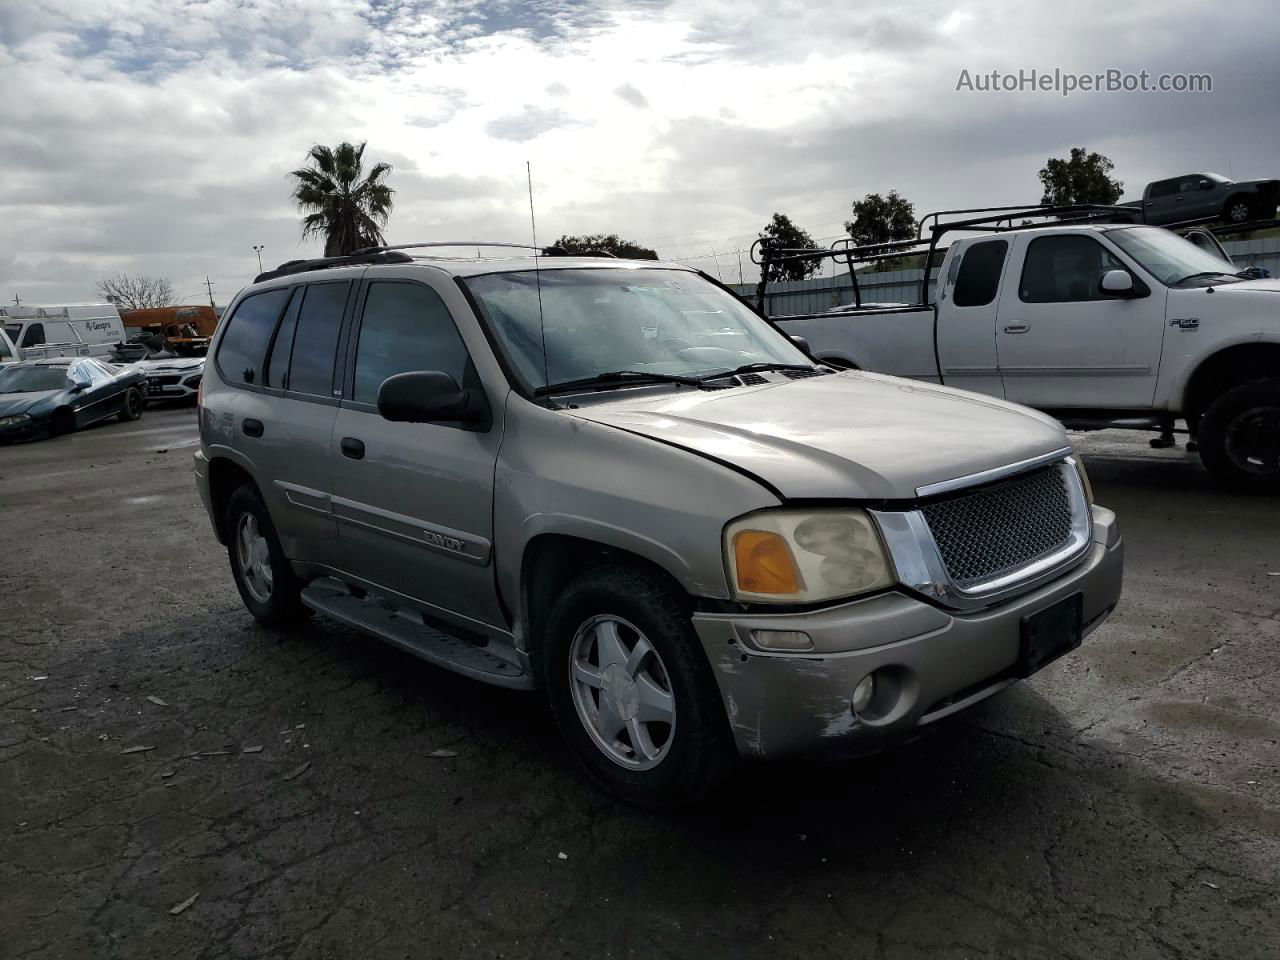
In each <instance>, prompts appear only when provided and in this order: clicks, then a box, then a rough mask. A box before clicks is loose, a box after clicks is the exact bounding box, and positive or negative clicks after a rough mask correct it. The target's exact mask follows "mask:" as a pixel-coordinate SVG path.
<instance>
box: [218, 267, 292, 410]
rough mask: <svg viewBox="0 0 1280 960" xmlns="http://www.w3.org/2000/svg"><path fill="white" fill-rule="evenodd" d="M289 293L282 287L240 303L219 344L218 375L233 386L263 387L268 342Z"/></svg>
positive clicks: (256, 294)
mask: <svg viewBox="0 0 1280 960" xmlns="http://www.w3.org/2000/svg"><path fill="white" fill-rule="evenodd" d="M288 293H289V291H288V289H287V288H284V287H281V288H279V289H277V290H267V291H265V292H264V293H255V294H253V295H252V296H249V297H245V298H244V299H243V300H241V301H240V305H239V306H238V307H236V312H235V313H233V314H232V315H231V317H230V319H228V320H227V330H226V332H225V333H224V334H223V335H222V340H221V342H220V343H219V344H218V356H217V362H218V371H219V372H220V373H221V374H222V376H223V378H224V379H226V380H228V381H230V382H231V383H250V384H254V385H256V386H260V385H261V384H262V379H263V378H262V364H263V360H264V359H265V358H266V354H267V342H268V341H269V340H270V339H271V331H272V330H274V329H275V326H276V318H277V317H279V316H280V309H281V308H282V307H283V306H284V300H285V297H286V296H287V295H288Z"/></svg>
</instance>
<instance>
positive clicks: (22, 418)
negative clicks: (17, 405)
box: [0, 413, 31, 427]
mask: <svg viewBox="0 0 1280 960" xmlns="http://www.w3.org/2000/svg"><path fill="white" fill-rule="evenodd" d="M30 419H31V418H30V417H29V416H27V415H26V414H25V413H18V414H14V415H13V416H12V417H0V427H16V426H17V425H18V424H20V423H26V422H27V421H28V420H30Z"/></svg>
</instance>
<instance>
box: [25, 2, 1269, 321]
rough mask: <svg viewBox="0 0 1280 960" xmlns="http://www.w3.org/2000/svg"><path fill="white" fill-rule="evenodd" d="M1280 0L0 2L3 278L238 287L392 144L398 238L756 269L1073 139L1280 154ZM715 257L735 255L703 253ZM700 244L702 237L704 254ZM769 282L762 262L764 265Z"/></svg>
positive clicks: (1235, 155) (32, 293)
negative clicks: (1053, 86)
mask: <svg viewBox="0 0 1280 960" xmlns="http://www.w3.org/2000/svg"><path fill="white" fill-rule="evenodd" d="M1274 12H1275V11H1274V6H1273V3H1272V2H1271V0H1265V2H1264V0H1243V2H1237V3H1233V4H1231V5H1230V7H1229V8H1227V7H1225V6H1220V7H1212V6H1205V5H1204V4H1203V3H1199V2H1195V3H1193V2H1185V0H1158V2H1157V0H1127V2H1124V3H1116V2H1114V0H1105V2H1096V0H1075V2H1073V3H1069V4H1066V3H1061V2H1053V3H1045V2H1036V0H952V2H946V3H933V2H927V0H894V2H872V0H842V2H832V3H829V4H824V3H822V2H820V0H767V2H765V0H732V2H729V0H670V2H665V0H643V2H636V0H633V2H628V3H612V2H589V0H526V2H514V0H511V2H508V0H496V2H492V0H0V91H3V95H0V222H2V224H3V226H2V228H0V300H8V301H12V298H13V296H14V295H15V294H16V295H18V296H20V297H21V298H22V299H23V300H24V301H26V302H28V303H56V302H60V301H61V302H67V301H68V300H75V299H91V298H93V293H94V285H95V282H96V280H97V279H98V278H99V277H101V276H103V275H104V274H108V273H112V272H115V271H127V272H142V273H148V274H156V275H160V276H166V277H169V278H170V279H171V280H172V281H173V283H174V286H175V290H176V293H177V294H178V295H179V297H180V299H181V300H183V301H190V302H198V301H199V300H200V299H201V298H202V297H203V296H204V292H203V291H204V278H205V276H206V275H208V276H209V277H210V278H211V279H212V281H213V286H214V295H215V298H216V299H217V301H218V302H219V303H223V302H225V301H226V300H227V299H229V298H230V297H231V296H232V295H234V293H235V291H236V290H238V289H239V288H240V287H241V286H243V285H244V284H245V283H247V282H248V281H249V280H250V279H251V277H252V275H253V273H255V272H256V263H257V261H256V259H255V257H254V253H253V250H252V246H253V245H254V244H264V245H265V246H266V251H265V253H264V259H265V262H266V263H268V264H275V263H278V262H280V261H283V260H287V259H292V258H295V257H299V256H306V255H313V254H315V253H317V249H316V247H315V246H314V245H313V244H301V243H300V242H299V229H298V215H297V214H296V212H295V211H294V210H293V208H292V207H291V204H290V202H289V184H288V182H287V180H286V176H285V175H286V173H287V172H288V171H289V170H290V169H292V168H294V167H296V166H298V165H299V164H300V163H301V162H302V161H303V159H304V157H305V154H306V151H307V148H308V147H309V146H310V145H311V144H312V143H317V142H321V143H336V142H338V141H341V140H343V139H349V140H353V141H359V140H368V141H369V149H368V151H367V155H368V156H372V157H374V158H375V159H382V160H386V161H388V162H390V163H391V164H392V165H393V166H394V168H395V170H394V173H393V175H392V177H391V180H390V183H391V185H392V186H394V187H395V189H396V190H397V191H398V192H397V196H396V210H395V213H394V215H393V217H392V221H391V224H390V228H389V230H388V231H387V236H388V239H389V241H390V242H410V241H417V240H455V239H470V238H480V239H491V240H496V239H508V240H516V241H525V240H526V239H527V238H528V236H529V219H528V200H527V196H526V193H525V161H526V160H528V161H530V162H531V163H532V165H533V180H534V189H535V193H536V203H537V213H538V231H539V238H540V239H541V240H542V241H543V242H548V241H550V240H552V239H554V238H555V237H556V236H558V235H559V234H561V233H566V232H567V233H585V232H618V233H620V234H622V235H624V236H626V237H629V238H633V239H637V240H641V241H644V242H646V243H647V244H648V245H650V246H653V247H655V248H656V249H657V250H658V251H659V253H660V254H662V255H663V256H666V257H670V258H673V259H674V258H690V259H691V262H693V263H695V264H696V265H698V266H700V267H702V268H704V269H707V270H708V271H710V272H712V273H714V272H716V270H717V269H719V270H720V271H721V273H722V274H723V276H724V279H726V280H731V279H734V280H736V279H737V273H738V260H737V255H736V254H735V253H734V252H733V251H734V250H735V248H736V247H743V248H745V247H747V246H748V245H749V244H750V241H751V238H752V237H753V236H754V235H755V233H756V231H757V230H758V229H759V227H760V226H761V225H762V224H763V223H764V222H765V221H766V220H767V219H768V217H769V215H770V214H771V213H772V212H773V211H775V210H778V211H782V212H784V213H787V214H789V215H791V216H792V217H793V218H794V219H795V220H796V221H797V222H798V223H799V224H800V225H801V226H803V227H805V228H806V229H808V230H809V231H810V232H811V233H812V234H813V235H814V236H815V237H820V238H825V237H833V236H835V235H837V234H838V233H839V232H840V230H841V226H840V222H841V220H842V219H844V218H846V217H847V215H848V211H849V204H850V201H852V200H853V199H855V198H857V197H861V196H862V195H864V194H866V193H868V192H872V191H881V192H883V191H887V190H889V189H895V188H896V189H898V190H899V191H901V192H902V193H904V194H905V195H906V196H907V197H908V198H910V199H911V200H913V201H914V202H915V203H916V205H917V209H919V210H922V211H923V210H928V209H934V208H937V207H942V206H964V207H967V206H980V205H982V204H1005V203H1021V202H1034V201H1036V200H1037V199H1038V198H1039V183H1038V181H1037V180H1036V171H1037V170H1038V169H1039V168H1040V166H1042V165H1043V163H1044V160H1045V159H1046V158H1047V157H1049V156H1056V155H1061V154H1064V153H1066V152H1067V151H1068V149H1069V148H1070V147H1072V146H1087V147H1088V148H1090V149H1095V150H1099V151H1101V152H1103V153H1105V154H1107V155H1109V156H1110V157H1112V159H1114V160H1115V162H1116V176H1118V177H1120V178H1121V179H1122V180H1124V181H1125V184H1126V193H1127V196H1130V197H1131V196H1133V195H1134V193H1135V192H1136V191H1140V190H1141V186H1142V184H1144V183H1145V182H1146V181H1147V180H1149V179H1152V178H1156V177H1161V176H1171V175H1176V174H1180V173H1184V172H1190V171H1194V170H1212V171H1217V172H1220V173H1223V174H1227V175H1232V176H1235V177H1237V178H1240V179H1243V178H1246V177H1254V176H1264V175H1271V176H1274V175H1276V174H1280V149H1278V148H1280V125H1277V123H1276V121H1275V98H1276V91H1277V89H1280V57H1277V55H1276V50H1277V40H1278V39H1280V27H1277V25H1276V20H1275V16H1274ZM1033 68H1035V69H1039V70H1041V71H1052V70H1053V69H1054V68H1060V69H1062V70H1065V71H1071V72H1075V73H1081V74H1083V73H1092V72H1095V71H1099V70H1105V69H1108V68H1115V69H1118V70H1124V71H1133V72H1137V71H1140V70H1148V71H1150V72H1151V73H1153V74H1160V73H1207V74H1210V75H1212V78H1213V92H1212V93H1211V94H1174V93H1167V94H1152V93H1146V94H1143V93H1129V94H1126V93H1092V94H1084V93H1079V94H1076V95H1075V96H1072V97H1069V98H1064V97H1062V96H1060V95H1058V94H1055V93H1042V92H1040V93H1037V92H1024V93H1012V94H1010V93H995V94H992V93H978V92H965V91H961V92H957V90H956V85H957V80H958V78H959V77H960V72H961V70H964V69H967V70H969V71H970V72H971V74H977V73H979V72H990V71H991V70H1000V71H1008V72H1016V71H1018V70H1020V69H1023V70H1030V69H1033ZM712 252H715V253H717V254H719V257H718V260H717V259H716V258H713V257H712V256H711V254H712ZM692 258H698V259H692ZM746 270H747V275H748V278H749V277H750V265H749V264H748V265H747V268H746Z"/></svg>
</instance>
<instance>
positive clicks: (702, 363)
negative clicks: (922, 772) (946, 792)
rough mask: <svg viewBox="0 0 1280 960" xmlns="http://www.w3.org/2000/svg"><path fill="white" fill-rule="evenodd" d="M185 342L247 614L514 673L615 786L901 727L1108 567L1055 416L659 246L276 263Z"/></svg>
mask: <svg viewBox="0 0 1280 960" xmlns="http://www.w3.org/2000/svg"><path fill="white" fill-rule="evenodd" d="M428 253H429V254H433V253H434V251H428ZM209 356H210V358H211V362H210V363H209V364H208V369H207V370H206V371H205V380H204V397H203V403H202V406H201V408H200V416H199V420H200V432H201V449H200V450H199V452H198V453H197V454H196V455H195V474H196V480H197V483H198V486H199V490H200V494H201V497H202V499H203V500H204V503H205V505H206V506H207V508H208V511H209V516H210V519H211V520H212V522H213V527H214V530H215V531H216V532H217V535H218V537H219V539H220V540H221V541H222V542H223V543H224V544H226V546H227V548H228V554H229V557H230V564H231V572H232V575H233V576H234V578H235V582H236V586H237V587H238V588H239V591H240V595H241V596H242V598H243V599H244V603H245V605H246V607H248V609H249V611H250V612H251V613H252V614H253V615H254V616H255V617H256V618H257V619H258V620H259V621H261V622H262V623H263V624H266V625H268V626H279V625H284V624H288V623H291V622H295V621H298V620H300V619H302V618H303V617H305V616H307V615H308V614H309V613H312V612H315V613H319V614H322V615H324V616H326V617H329V618H332V619H334V620H337V621H340V622H342V623H345V624H349V625H350V626H352V627H355V628H356V629H359V630H362V631H365V632H367V633H369V634H373V635H375V636H378V637H381V638H382V639H384V640H386V641H388V642H390V643H392V644H395V645H396V646H398V647H401V648H403V649H404V650H407V651H409V652H411V653H413V654H415V655H417V656H419V657H422V658H424V659H426V660H428V661H430V662H432V663H435V664H438V665H440V666H443V667H446V668H448V669H451V670H455V671H457V672H459V673H462V674H464V675H466V676H469V677H472V678H474V679H477V680H482V681H485V682H488V683H494V684H498V685H501V686H506V687H512V688H518V689H535V688H540V689H544V690H545V691H546V693H547V696H548V697H549V699H550V703H551V706H552V708H553V710H554V712H555V715H556V717H557V719H558V721H559V723H560V726H561V728H562V730H563V732H564V735H565V738H566V739H567V741H568V743H569V744H570V746H571V748H572V749H573V751H574V752H575V753H576V754H577V756H578V758H579V759H580V760H581V761H582V763H583V764H584V766H585V767H586V769H587V771H588V772H589V773H590V774H591V775H592V776H593V778H594V779H595V780H596V781H598V782H599V783H600V784H602V785H603V786H605V787H606V788H607V789H609V790H611V791H613V792H614V793H616V794H618V795H620V796H622V797H624V798H627V799H629V800H631V801H634V802H637V803H641V804H644V805H648V806H652V807H658V808H671V807H675V806H678V805H681V804H683V803H687V802H690V801H694V800H697V799H698V798H700V797H703V796H704V795H706V794H707V793H708V791H709V790H710V789H711V788H713V787H714V786H715V785H716V784H717V783H718V782H719V781H720V780H721V778H723V777H724V776H725V775H726V773H727V772H728V771H730V770H731V769H732V767H733V761H734V760H735V759H736V758H737V757H739V756H745V757H758V758H773V757H782V756H785V755H790V754H797V753H802V752H805V751H810V750H816V749H819V748H835V749H837V750H841V751H848V752H853V753H859V752H867V751H873V750H877V749H879V748H881V747H883V746H885V745H887V744H889V743H892V742H894V741H896V740H900V739H902V738H905V737H909V736H913V735H916V734H918V733H919V732H921V731H923V730H924V729H925V728H927V727H929V726H931V725H932V724H934V723H936V722H937V721H939V720H942V719H943V718H945V717H947V716H950V715H952V714H954V713H956V712H958V711H960V710H963V709H964V708H965V707H968V706H970V705H971V704H974V703H976V702H978V701H980V700H982V699H984V698H986V697H988V696H990V695H992V694H994V693H996V692H997V691H999V690H1002V689H1004V688H1005V687H1007V686H1009V685H1010V684H1012V683H1015V682H1016V681H1017V680H1019V679H1021V678H1024V677H1027V676H1029V675H1031V674H1032V673H1034V672H1035V671H1037V670H1039V669H1040V668H1041V667H1043V666H1044V665H1045V664H1046V663H1048V662H1050V661H1051V660H1053V659H1055V658H1056V657H1058V656H1060V655H1061V654H1063V653H1066V652H1068V651H1070V650H1072V649H1073V648H1075V647H1076V646H1077V645H1078V644H1079V643H1080V642H1081V640H1082V639H1083V638H1084V637H1086V636H1087V635H1088V634H1089V633H1090V632H1091V631H1092V630H1094V629H1095V628H1096V627H1097V626H1098V625H1099V624H1100V623H1101V622H1102V621H1103V620H1104V619H1105V618H1106V617H1107V615H1108V614H1110V612H1111V611H1112V609H1114V607H1115V605H1116V603H1117V601H1118V599H1119V597H1120V590H1121V571H1122V546H1121V540H1120V533H1119V529H1118V527H1117V524H1116V519H1115V515H1114V514H1113V513H1112V512H1111V511H1110V510H1107V509H1105V508H1104V507H1100V506H1097V505H1095V504H1094V503H1093V502H1092V495H1091V492H1090V489H1089V483H1088V479H1087V477H1086V475H1085V471H1084V467H1083V465H1082V464H1081V462H1080V460H1079V458H1078V457H1076V456H1075V455H1074V454H1073V453H1072V450H1071V446H1070V444H1069V442H1068V440H1067V437H1066V435H1065V434H1064V432H1063V430H1062V428H1061V426H1060V425H1059V424H1058V423H1057V422H1056V421H1054V420H1052V419H1050V418H1049V417H1046V416H1043V415H1041V414H1038V413H1035V412H1033V411H1031V410H1027V409H1025V408H1022V407H1019V406H1015V405H1013V404H1009V403H1004V402H1002V401H998V400H993V399H990V398H987V397H979V396H975V395H971V394H967V393H963V392H960V391H957V390H952V389H949V388H944V387H939V386H933V385H929V384H922V383H918V382H909V381H905V380H897V379H893V378H890V377H883V376H877V375H874V374H869V373H863V372H859V371H846V372H837V371H835V370H832V369H830V368H827V367H824V366H822V365H820V364H818V363H816V362H814V361H813V360H812V359H811V358H810V357H809V356H808V355H807V354H806V353H805V352H804V351H803V349H802V348H801V346H799V345H797V344H796V343H794V342H792V341H791V340H790V339H788V338H787V337H786V336H784V335H783V334H782V333H780V332H779V331H778V330H777V329H776V328H775V327H773V326H772V325H771V324H770V323H769V322H768V321H767V320H764V319H762V318H761V317H760V316H759V315H758V314H756V313H754V312H753V311H752V310H751V309H750V308H748V307H747V306H745V305H743V303H742V302H741V301H739V300H738V299H737V298H736V297H734V296H733V295H732V294H731V293H729V292H728V291H727V290H726V289H724V288H723V287H721V286H720V285H719V284H717V283H715V282H714V281H713V280H711V279H710V278H709V277H706V276H705V275H702V274H700V273H697V272H694V271H690V270H688V269H686V268H684V267H682V266H679V265H674V264H667V263H655V262H653V261H625V260H614V259H603V258H601V259H594V258H568V257H547V256H542V257H537V258H536V259H535V258H533V257H528V256H523V255H520V256H513V257H510V258H502V259H479V258H477V259H467V260H461V259H445V258H438V257H435V256H432V255H422V254H421V253H418V252H415V253H413V254H412V255H411V254H409V253H404V252H402V251H400V250H395V249H387V248H381V249H379V250H375V251H371V252H369V253H364V254H360V255H356V256H353V257H350V258H346V259H337V260H334V259H329V260H324V261H315V262H303V263H293V264H289V265H286V266H285V267H284V268H281V270H277V271H273V272H272V273H269V274H267V275H265V276H264V277H263V278H260V282H258V283H255V284H254V285H253V286H251V287H249V288H247V289H246V290H244V291H243V292H242V293H241V294H240V295H239V296H238V297H237V298H236V300H235V301H234V302H233V303H232V305H231V307H230V310H229V313H228V319H227V320H226V321H225V322H224V323H223V324H222V325H221V327H220V328H219V331H218V334H217V337H216V339H215V342H214V344H213V347H212V349H211V351H210V354H209Z"/></svg>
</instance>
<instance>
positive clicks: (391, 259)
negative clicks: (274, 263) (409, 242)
mask: <svg viewBox="0 0 1280 960" xmlns="http://www.w3.org/2000/svg"><path fill="white" fill-rule="evenodd" d="M412 260H413V257H411V256H409V255H408V254H405V253H397V252H395V251H378V252H364V251H360V250H357V251H356V252H355V253H351V254H347V255H346V256H343V257H317V258H315V259H313V260H289V261H287V262H285V263H282V264H280V266H278V267H276V268H275V269H274V270H265V271H263V272H262V273H260V274H258V275H257V276H256V277H254V278H253V282H254V283H261V282H262V281H263V280H274V279H275V278H276V277H287V276H289V275H290V274H294V273H307V272H308V271H310V270H327V269H329V268H330V267H348V266H352V265H358V264H361V263H410V262H412Z"/></svg>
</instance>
